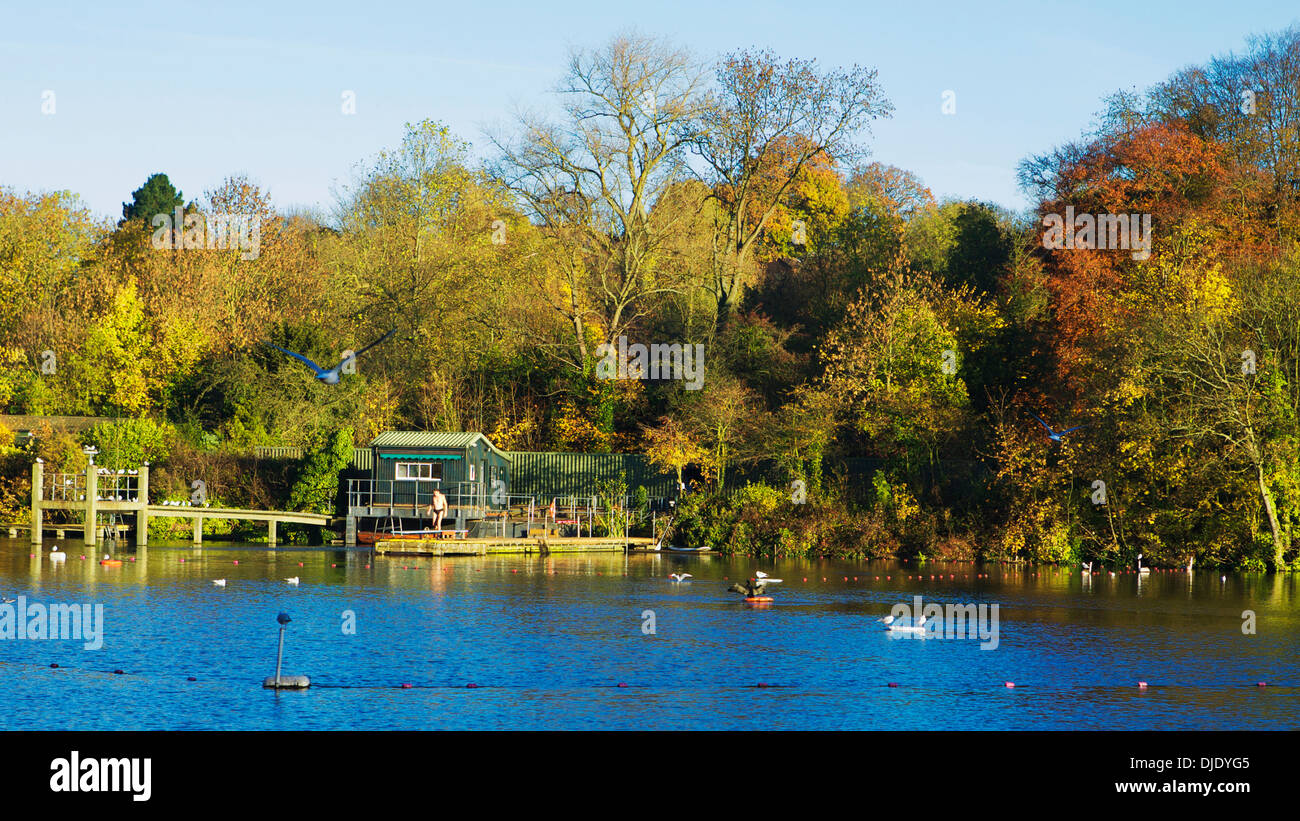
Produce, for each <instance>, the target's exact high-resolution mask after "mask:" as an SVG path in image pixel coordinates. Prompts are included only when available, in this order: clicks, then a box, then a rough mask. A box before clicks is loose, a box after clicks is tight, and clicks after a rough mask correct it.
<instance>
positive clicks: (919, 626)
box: [882, 616, 925, 633]
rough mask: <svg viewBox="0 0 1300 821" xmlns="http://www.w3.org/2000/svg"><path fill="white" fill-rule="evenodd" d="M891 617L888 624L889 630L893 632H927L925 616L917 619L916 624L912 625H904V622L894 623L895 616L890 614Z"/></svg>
mask: <svg viewBox="0 0 1300 821" xmlns="http://www.w3.org/2000/svg"><path fill="white" fill-rule="evenodd" d="M889 618H890V622H889V623H888V624H887V625H886V626H887V628H888V629H889V632H891V633H924V632H925V616H922V617H921V618H919V619H917V622H916V624H913V625H910V626H909V625H903V624H894V623H893V618H894V617H893V616H890V617H889ZM882 621H883V619H882Z"/></svg>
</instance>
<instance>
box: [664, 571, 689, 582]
mask: <svg viewBox="0 0 1300 821" xmlns="http://www.w3.org/2000/svg"><path fill="white" fill-rule="evenodd" d="M668 578H670V579H672V580H673V581H675V582H684V581H686V580H687V579H689V578H692V576H691V574H690V573H669V574H668Z"/></svg>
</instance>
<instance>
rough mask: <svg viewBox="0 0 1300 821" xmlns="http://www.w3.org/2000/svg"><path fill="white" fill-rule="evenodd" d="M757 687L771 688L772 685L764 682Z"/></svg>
mask: <svg viewBox="0 0 1300 821" xmlns="http://www.w3.org/2000/svg"><path fill="white" fill-rule="evenodd" d="M757 686H758V687H770V686H771V685H769V684H765V683H764V682H761V681H760V682H759V683H758V685H757Z"/></svg>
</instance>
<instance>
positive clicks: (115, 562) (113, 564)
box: [99, 559, 122, 567]
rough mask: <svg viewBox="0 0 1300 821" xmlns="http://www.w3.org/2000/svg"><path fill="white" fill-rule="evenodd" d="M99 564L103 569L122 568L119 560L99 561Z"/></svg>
mask: <svg viewBox="0 0 1300 821" xmlns="http://www.w3.org/2000/svg"><path fill="white" fill-rule="evenodd" d="M99 563H100V564H102V565H104V566H105V567H121V566H122V560H121V559H100V561H99Z"/></svg>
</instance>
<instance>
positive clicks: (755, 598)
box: [745, 596, 772, 602]
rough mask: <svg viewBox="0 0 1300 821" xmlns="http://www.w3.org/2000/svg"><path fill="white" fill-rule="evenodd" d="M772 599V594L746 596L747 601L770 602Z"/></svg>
mask: <svg viewBox="0 0 1300 821" xmlns="http://www.w3.org/2000/svg"><path fill="white" fill-rule="evenodd" d="M771 600H772V597H771V596H746V597H745V601H747V602H769V601H771Z"/></svg>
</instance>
